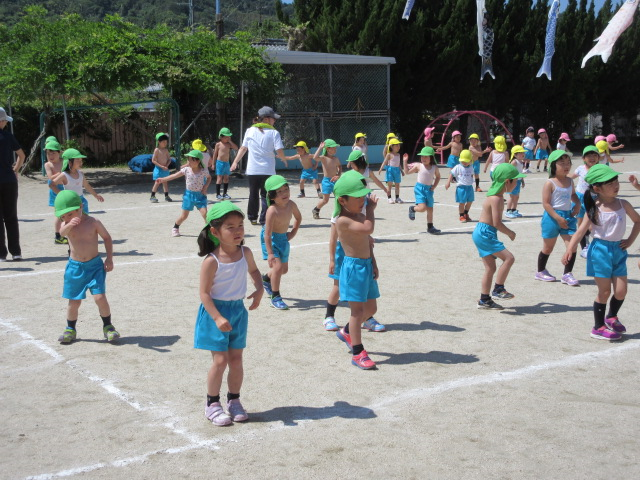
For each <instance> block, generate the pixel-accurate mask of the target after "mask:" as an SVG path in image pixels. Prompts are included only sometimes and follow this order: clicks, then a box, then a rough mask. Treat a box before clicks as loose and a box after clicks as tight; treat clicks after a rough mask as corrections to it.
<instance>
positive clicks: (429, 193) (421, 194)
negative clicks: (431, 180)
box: [413, 183, 433, 207]
mask: <svg viewBox="0 0 640 480" xmlns="http://www.w3.org/2000/svg"><path fill="white" fill-rule="evenodd" d="M413 195H414V196H415V197H416V205H419V204H421V203H424V204H426V205H427V207H433V189H432V188H431V185H425V184H424V183H416V185H415V187H413Z"/></svg>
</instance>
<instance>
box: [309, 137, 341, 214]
mask: <svg viewBox="0 0 640 480" xmlns="http://www.w3.org/2000/svg"><path fill="white" fill-rule="evenodd" d="M339 146H340V145H338V144H337V143H336V142H335V141H333V140H332V139H330V138H327V139H326V140H325V141H324V142H322V143H321V144H320V146H319V147H318V149H317V150H316V153H315V154H314V155H313V159H314V160H315V161H319V162H320V163H322V174H323V175H324V178H323V179H322V198H321V199H320V201H319V202H318V204H317V205H316V206H315V207H314V208H313V210H312V211H311V213H312V215H313V218H314V219H316V220H318V219H319V218H320V209H321V208H322V207H324V206H325V205H326V204H327V203H329V196H330V195H331V194H332V193H333V186H334V185H335V183H336V181H337V180H338V178H340V174H341V173H342V165H341V164H340V159H339V158H338V157H337V156H336V152H337V151H338V147H339ZM320 152H322V155H320Z"/></svg>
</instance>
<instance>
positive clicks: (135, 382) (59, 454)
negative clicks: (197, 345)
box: [0, 154, 640, 479]
mask: <svg viewBox="0 0 640 480" xmlns="http://www.w3.org/2000/svg"><path fill="white" fill-rule="evenodd" d="M625 157H626V162H625V163H623V164H618V165H615V166H614V167H616V169H617V170H618V171H621V172H624V173H625V174H628V173H632V172H633V173H636V174H637V173H638V172H639V171H640V154H635V155H634V154H631V155H625ZM579 162H581V159H579V158H578V157H575V158H574V161H573V163H574V167H575V166H577V165H578V164H579ZM86 172H87V173H88V178H89V179H90V181H91V182H92V183H93V185H94V186H95V187H96V190H97V191H98V192H99V193H101V194H102V195H104V197H105V202H104V203H102V204H99V203H98V202H97V201H96V200H95V199H93V198H92V197H90V196H89V197H88V200H89V204H90V208H91V209H92V211H93V212H94V214H95V216H96V218H99V219H100V220H101V221H103V223H104V224H105V226H106V227H107V229H108V230H109V232H110V233H111V235H112V236H113V238H114V241H115V245H114V248H115V258H114V263H115V268H114V271H113V272H111V273H110V274H109V275H108V276H107V296H108V299H109V302H110V304H111V309H112V317H113V323H114V325H115V326H116V327H117V329H118V330H119V331H120V333H121V334H122V339H121V340H120V341H119V342H118V343H117V344H107V343H106V342H105V341H104V340H103V338H102V323H101V321H100V318H99V316H98V311H97V307H96V306H95V304H94V302H93V301H92V300H91V298H90V296H89V298H88V299H87V301H85V302H84V303H83V305H82V307H81V309H80V317H79V322H78V336H79V339H78V341H77V342H74V343H73V344H71V345H68V346H63V345H60V344H58V342H57V338H58V336H59V335H60V334H61V333H62V331H63V330H64V327H65V325H66V322H65V316H66V315H65V313H66V301H65V300H63V299H62V298H61V297H60V294H61V292H62V281H63V270H64V267H65V264H66V251H67V248H66V247H65V246H61V245H54V243H53V213H52V209H51V208H49V207H48V206H47V203H46V198H47V187H46V185H45V183H44V181H43V179H42V177H40V176H37V177H34V178H32V179H30V178H21V179H20V199H19V207H18V208H19V215H20V229H21V232H20V233H21V243H22V249H23V256H24V257H25V259H24V261H22V262H21V263H18V262H7V263H2V264H0V332H2V335H1V336H0V357H1V363H0V365H1V366H0V372H1V374H0V392H1V393H0V395H1V400H0V403H1V404H2V412H3V414H2V423H1V426H0V440H1V441H0V444H1V446H0V457H1V458H2V469H0V477H1V478H12V479H13V478H58V477H78V478H88V479H93V478H135V479H155V478H159V477H164V478H203V477H205V476H207V477H215V478H225V477H226V478H230V477H235V478H259V479H263V478H264V479H281V478H308V479H342V478H347V477H352V478H358V479H360V478H374V479H383V478H402V479H423V478H437V479H440V478H445V479H476V478H478V479H483V478H500V479H521V478H527V479H540V478H549V479H551V478H590V479H600V478H602V479H605V478H606V479H616V478H625V479H630V478H638V477H640V465H639V462H638V454H637V452H638V451H640V420H639V418H640V415H639V413H640V403H639V401H638V378H639V374H640V355H639V354H640V318H638V315H637V312H638V311H639V308H640V285H639V284H640V270H639V269H638V266H637V263H638V259H639V257H640V255H639V254H638V252H639V251H640V243H638V242H636V244H634V245H633V247H632V248H631V249H630V258H629V262H628V267H629V293H628V295H627V299H626V301H625V304H624V305H623V307H622V310H621V319H622V321H623V323H625V324H626V326H627V329H628V334H627V335H626V336H625V337H624V340H623V341H621V342H618V343H608V342H603V341H597V340H594V339H591V338H590V337H589V332H590V328H591V326H592V324H593V317H592V304H593V300H594V296H595V292H596V288H595V284H594V282H593V279H591V278H587V277H586V275H585V260H584V259H582V258H578V259H577V261H576V268H575V270H574V273H575V275H576V277H577V278H578V279H579V280H580V281H581V286H580V287H568V286H566V285H562V284H560V282H556V283H542V282H536V281H534V279H533V275H534V273H535V270H536V260H537V255H538V252H539V250H540V247H541V244H542V242H541V239H540V227H539V222H540V216H541V213H542V206H541V201H540V198H541V195H540V191H541V188H542V184H543V182H544V181H545V179H546V175H545V174H542V173H538V174H532V175H529V176H528V177H527V179H526V188H525V189H524V190H523V191H522V195H521V203H520V207H519V210H520V211H521V212H522V213H523V214H524V218H520V219H516V220H511V221H508V223H509V226H510V228H512V229H513V230H514V231H515V232H516V233H517V238H516V240H515V242H513V243H512V242H510V241H509V240H508V239H506V238H504V237H501V238H502V239H503V241H504V242H505V244H506V245H507V248H509V249H510V250H511V251H512V252H513V253H514V255H515V257H516V263H515V266H514V268H513V269H512V271H511V274H510V276H509V279H508V282H507V284H506V286H507V289H508V290H509V291H511V292H513V293H514V294H515V295H516V298H514V299H513V300H510V301H504V302H500V303H502V304H503V305H504V306H505V307H507V308H506V309H505V310H504V311H501V312H494V311H480V310H477V309H476V301H477V299H478V297H479V293H480V292H479V290H480V278H481V275H482V272H483V266H482V262H481V260H480V259H479V258H478V256H477V252H476V249H475V247H474V245H473V242H472V240H471V235H470V234H471V232H472V230H473V228H474V227H475V221H474V222H473V223H468V224H461V223H460V222H459V220H458V216H457V206H456V204H455V203H454V188H453V187H452V188H451V189H450V190H449V191H445V190H444V181H443V182H442V183H441V186H439V187H438V188H437V189H436V192H435V198H436V202H438V203H437V204H436V206H435V225H436V227H438V228H440V229H442V231H443V234H442V235H440V236H432V235H428V234H426V228H427V225H426V216H425V214H422V215H419V216H418V218H417V219H416V221H415V222H411V221H409V219H408V217H407V207H408V205H409V204H411V202H412V201H413V184H414V182H415V175H411V176H409V177H408V178H407V177H405V179H404V183H403V184H402V190H401V196H402V198H403V199H404V200H405V201H406V202H407V204H405V205H390V204H388V203H386V201H385V199H383V200H382V201H381V202H380V203H379V206H378V209H377V211H376V212H377V213H376V217H377V222H376V232H375V238H376V247H375V252H376V257H377V260H378V265H379V267H380V274H381V278H380V281H379V283H380V290H381V294H382V297H381V299H380V301H379V309H378V314H377V315H376V317H377V318H378V320H379V321H380V322H381V323H384V324H385V325H386V326H387V330H388V331H387V332H384V333H370V332H363V342H364V345H365V348H366V349H367V351H368V352H369V354H370V356H371V358H372V359H373V360H374V361H375V362H377V365H378V369H377V370H375V371H361V370H359V369H357V368H355V367H353V366H352V365H351V364H350V356H349V353H348V351H347V349H346V347H345V345H344V344H343V343H342V342H340V341H339V340H338V339H337V338H336V336H335V334H334V333H332V332H331V333H330V332H325V331H324V330H323V327H322V319H323V318H324V312H325V303H326V297H327V294H328V293H329V289H330V286H331V280H330V279H328V278H327V276H326V273H327V265H328V261H327V259H328V253H327V252H328V249H327V241H328V235H329V215H330V213H331V206H330V205H331V204H330V205H327V206H326V207H325V208H323V210H322V212H321V217H322V219H321V220H313V219H312V217H311V209H312V208H313V206H315V203H316V199H314V198H313V197H312V196H309V197H307V198H305V199H300V200H298V199H295V200H296V202H297V203H298V205H299V206H300V208H301V211H302V212H303V224H302V227H301V229H300V232H299V234H298V236H297V237H296V238H295V239H294V240H293V242H292V253H291V259H290V269H289V274H288V275H287V276H285V277H284V279H283V281H282V287H281V291H282V294H283V297H284V299H285V301H287V302H288V303H289V304H290V306H291V307H292V308H291V309H290V310H289V311H284V312H283V311H277V310H275V309H273V308H270V307H269V304H268V300H267V299H266V298H263V301H262V305H261V306H260V308H259V309H257V310H256V311H254V312H251V313H250V317H249V322H250V328H249V338H248V346H247V349H246V352H245V381H244V386H243V389H242V400H243V404H244V406H245V407H246V408H247V410H248V412H249V415H250V420H249V422H247V423H244V424H235V425H232V426H230V427H224V428H221V427H216V426H213V425H212V424H211V423H209V422H208V421H207V420H206V419H205V417H204V402H205V393H206V390H205V380H206V372H207V369H208V368H209V365H210V362H211V356H210V354H209V353H207V352H205V351H200V350H194V349H193V326H194V322H195V316H196V312H197V309H198V306H199V299H198V291H197V289H198V275H199V266H200V262H201V260H200V258H199V257H198V256H197V245H196V242H195V240H196V236H197V235H198V232H199V231H200V229H201V228H202V226H203V221H202V219H201V218H200V216H199V215H198V214H197V213H196V212H193V213H192V214H191V216H190V217H189V218H188V219H187V221H186V222H185V223H184V225H183V226H182V227H181V232H182V235H183V236H182V237H180V238H171V236H170V232H171V227H172V226H173V222H174V220H175V218H176V217H177V216H178V214H179V210H180V201H179V200H180V199H181V195H180V194H179V193H181V192H182V190H183V188H184V183H183V182H181V181H175V182H172V183H171V184H170V188H171V190H172V194H173V197H174V200H176V201H174V203H165V202H163V200H162V195H159V198H160V203H158V204H151V203H149V199H148V198H149V190H150V188H151V184H152V181H151V174H133V173H130V172H125V171H116V170H110V171H91V170H87V171H86ZM441 173H442V175H443V177H444V176H445V175H447V174H448V170H447V169H441ZM286 175H287V177H288V178H290V179H291V185H292V192H293V194H294V195H295V194H297V193H298V189H297V186H296V184H297V178H298V172H287V173H286ZM481 176H482V180H483V181H482V183H481V187H482V188H483V189H484V190H485V191H486V190H487V189H488V186H489V182H488V180H489V179H488V174H482V175H481ZM626 177H627V176H626V175H623V177H622V179H623V182H622V188H621V195H622V197H624V198H626V199H628V200H629V201H630V202H631V203H632V204H633V205H635V206H636V207H640V192H638V191H636V190H634V189H633V188H632V187H631V186H630V185H629V184H628V183H627V181H626ZM211 191H215V190H214V188H210V192H211ZM309 192H313V189H312V188H311V189H310V188H309V187H307V194H309ZM229 193H230V194H231V195H232V196H233V199H234V201H237V202H239V204H240V205H241V207H242V208H243V210H245V209H246V199H247V194H248V188H247V183H246V179H245V180H236V179H233V180H232V186H231V188H230V192H229ZM213 197H214V195H210V196H209V198H210V200H212V199H213ZM483 198H484V194H476V199H477V200H476V203H474V205H473V209H472V210H471V212H470V214H471V217H472V218H473V219H474V220H475V219H477V216H478V213H479V208H480V205H481V201H482V199H483ZM246 243H247V245H248V246H249V247H251V248H252V249H253V250H254V251H255V252H256V254H257V252H258V250H259V227H254V226H251V225H250V224H249V223H248V222H247V227H246ZM562 251H563V248H562V247H561V245H560V243H559V244H558V245H557V246H556V250H555V251H554V253H553V254H552V256H551V258H550V260H549V266H548V269H549V271H550V272H551V273H552V274H555V275H557V276H559V275H558V274H561V273H562V265H561V264H560V256H561V253H562ZM258 265H259V266H260V268H261V270H264V269H265V267H266V262H264V261H262V260H261V259H259V260H258ZM336 317H337V319H338V323H339V324H341V325H343V324H344V321H345V320H347V318H348V308H347V307H346V306H345V305H342V304H341V305H340V306H339V307H338V310H337V315H336ZM222 395H226V385H223V390H222Z"/></svg>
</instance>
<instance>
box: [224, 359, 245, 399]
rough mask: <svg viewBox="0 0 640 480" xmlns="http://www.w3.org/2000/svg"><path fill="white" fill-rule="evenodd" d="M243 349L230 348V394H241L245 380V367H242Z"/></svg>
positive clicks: (228, 375) (228, 381)
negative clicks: (243, 380)
mask: <svg viewBox="0 0 640 480" xmlns="http://www.w3.org/2000/svg"><path fill="white" fill-rule="evenodd" d="M242 352H243V349H242V348H230V349H229V352H228V355H227V358H228V362H229V373H228V374H227V385H228V387H229V393H232V394H234V393H235V394H239V393H240V389H241V388H242V379H243V378H244V367H243V365H242Z"/></svg>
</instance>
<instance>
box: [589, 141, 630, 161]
mask: <svg viewBox="0 0 640 480" xmlns="http://www.w3.org/2000/svg"><path fill="white" fill-rule="evenodd" d="M596 148H597V149H598V152H599V153H600V163H601V164H604V165H609V164H610V163H624V157H622V158H621V159H620V160H618V159H616V158H611V155H609V144H608V143H607V141H606V140H600V141H599V142H598V143H596Z"/></svg>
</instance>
